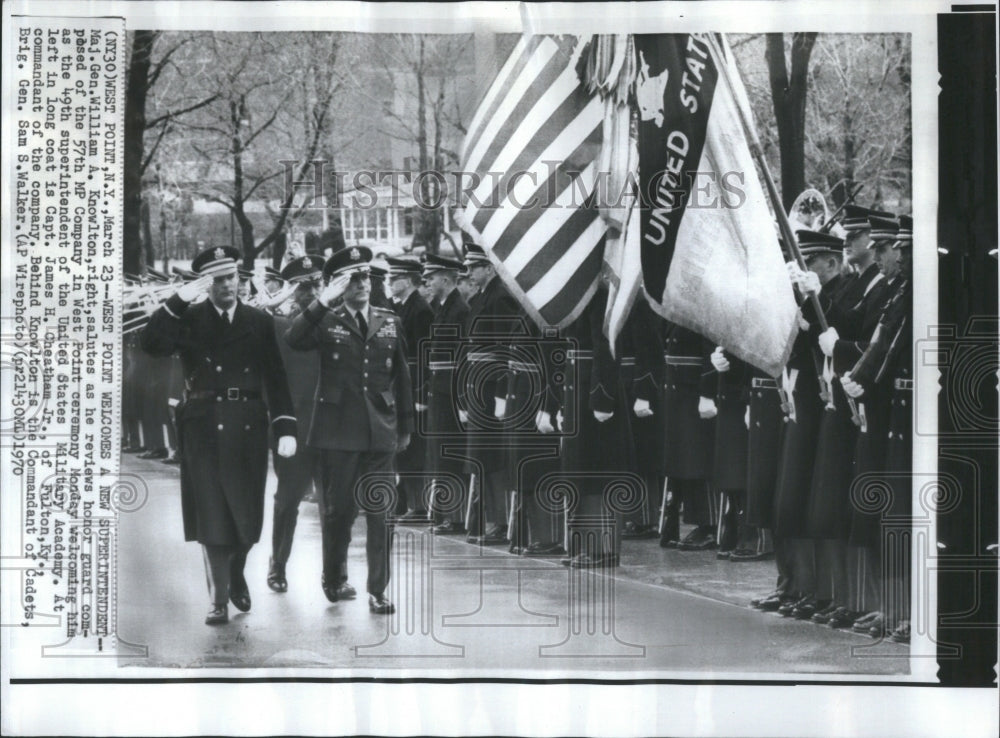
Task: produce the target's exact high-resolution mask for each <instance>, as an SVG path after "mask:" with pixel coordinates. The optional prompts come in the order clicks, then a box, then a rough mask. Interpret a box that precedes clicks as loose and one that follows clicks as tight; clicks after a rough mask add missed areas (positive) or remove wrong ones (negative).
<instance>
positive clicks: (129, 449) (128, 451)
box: [122, 446, 146, 454]
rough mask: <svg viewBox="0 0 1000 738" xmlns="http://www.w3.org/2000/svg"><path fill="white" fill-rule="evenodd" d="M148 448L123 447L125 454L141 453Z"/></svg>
mask: <svg viewBox="0 0 1000 738" xmlns="http://www.w3.org/2000/svg"><path fill="white" fill-rule="evenodd" d="M145 450H146V447H145V446H126V447H125V448H123V449H122V453H123V454H141V453H142V452H144V451H145Z"/></svg>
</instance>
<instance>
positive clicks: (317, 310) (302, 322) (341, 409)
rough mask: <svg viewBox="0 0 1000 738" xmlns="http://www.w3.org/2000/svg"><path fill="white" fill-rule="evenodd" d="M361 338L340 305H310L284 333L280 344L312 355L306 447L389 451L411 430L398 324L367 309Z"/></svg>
mask: <svg viewBox="0 0 1000 738" xmlns="http://www.w3.org/2000/svg"><path fill="white" fill-rule="evenodd" d="M369 316H370V317H369V320H368V333H367V334H366V335H364V336H363V335H361V331H360V330H359V328H358V326H357V323H356V321H355V319H354V317H353V316H352V315H351V314H350V313H349V311H348V308H347V306H346V305H344V304H343V303H341V304H339V305H337V306H336V307H333V308H329V309H328V308H326V307H324V306H323V305H321V304H320V303H319V301H315V302H313V303H312V304H311V305H310V306H309V307H307V308H306V309H305V310H303V311H302V313H301V314H299V315H298V316H297V317H296V318H295V319H294V320H293V321H292V324H291V326H290V327H289V329H288V331H287V332H286V333H285V340H286V341H287V342H288V345H289V346H291V347H292V348H294V349H297V350H300V351H309V350H312V349H316V350H318V352H319V363H320V376H319V382H318V384H317V385H316V392H315V395H314V398H313V399H314V402H315V405H314V409H313V419H312V426H311V427H310V429H309V441H308V442H309V445H310V446H314V447H316V448H325V449H337V450H340V451H381V452H392V451H395V450H396V443H397V438H398V436H401V435H403V434H409V433H412V432H413V395H412V391H411V387H410V372H409V370H408V368H407V364H406V343H405V340H404V338H403V328H402V324H401V323H400V322H399V318H397V317H396V316H395V315H394V314H393V313H392V311H390V310H386V309H383V308H377V307H374V306H370V307H369Z"/></svg>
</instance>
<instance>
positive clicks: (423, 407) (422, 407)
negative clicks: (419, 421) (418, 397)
mask: <svg viewBox="0 0 1000 738" xmlns="http://www.w3.org/2000/svg"><path fill="white" fill-rule="evenodd" d="M413 409H414V410H416V411H417V412H418V413H422V412H424V411H425V410H427V406H426V405H421V404H420V403H419V402H415V403H413Z"/></svg>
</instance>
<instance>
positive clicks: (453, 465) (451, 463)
mask: <svg viewBox="0 0 1000 738" xmlns="http://www.w3.org/2000/svg"><path fill="white" fill-rule="evenodd" d="M464 271H465V267H464V266H463V265H462V263H461V262H459V261H454V260H453V259H446V258H444V257H442V256H436V255H434V254H428V255H427V259H426V261H425V262H424V265H423V277H424V283H425V284H426V285H427V287H428V288H429V289H430V291H431V293H432V297H433V299H434V302H435V303H436V304H437V305H438V308H437V310H436V311H435V313H434V320H433V322H432V323H431V339H430V341H429V342H428V343H427V345H426V347H425V349H424V352H423V354H424V357H425V358H426V360H427V364H426V367H425V372H426V373H425V375H424V377H423V380H424V397H425V398H426V399H425V402H426V405H427V409H426V410H424V411H422V412H424V413H425V414H424V415H422V416H421V417H420V420H422V421H423V422H424V428H425V430H426V434H427V450H426V456H425V461H426V466H427V470H428V472H429V473H431V474H439V475H442V476H443V475H449V476H451V475H454V476H456V477H459V478H461V477H463V475H464V474H465V469H464V463H463V462H462V461H461V460H460V459H457V458H454V455H453V457H452V458H449V457H448V454H447V448H448V447H449V446H450V447H451V448H452V449H454V448H455V447H456V446H459V445H461V446H462V447H463V452H464V439H463V438H462V427H461V426H460V425H459V421H458V404H457V395H458V393H457V391H456V388H455V367H456V361H457V360H458V351H459V348H460V344H461V340H462V333H463V331H464V329H465V323H466V320H467V319H468V316H469V305H468V303H466V301H465V298H464V297H462V293H461V292H460V291H459V290H458V287H457V282H458V278H459V276H460V275H461V274H462V273H464ZM421 360H423V359H421ZM464 491H465V488H464V485H463V492H464ZM454 502H455V503H456V504H455V505H454V506H453V509H452V510H451V511H449V513H448V514H440V513H435V516H436V517H435V522H436V523H437V525H436V526H435V527H434V532H435V533H438V534H451V533H465V517H464V510H465V506H464V504H458V503H459V501H457V500H456V501H454Z"/></svg>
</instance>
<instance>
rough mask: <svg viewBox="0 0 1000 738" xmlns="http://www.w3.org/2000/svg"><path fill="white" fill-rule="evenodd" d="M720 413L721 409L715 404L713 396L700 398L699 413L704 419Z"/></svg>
mask: <svg viewBox="0 0 1000 738" xmlns="http://www.w3.org/2000/svg"><path fill="white" fill-rule="evenodd" d="M718 414H719V409H718V408H717V407H716V406H715V400H713V399H712V398H711V397H699V398H698V415H700V416H701V419H702V420H709V419H710V418H714V417H715V416H716V415H718Z"/></svg>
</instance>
